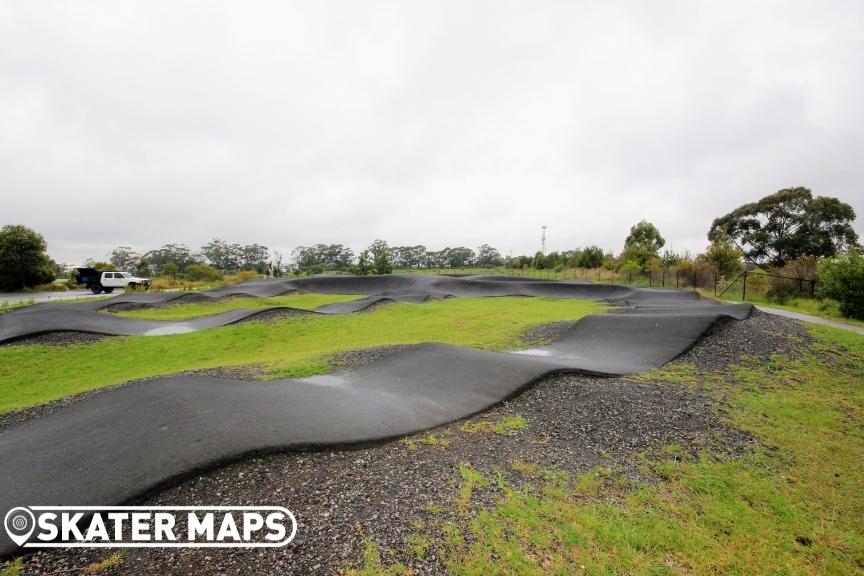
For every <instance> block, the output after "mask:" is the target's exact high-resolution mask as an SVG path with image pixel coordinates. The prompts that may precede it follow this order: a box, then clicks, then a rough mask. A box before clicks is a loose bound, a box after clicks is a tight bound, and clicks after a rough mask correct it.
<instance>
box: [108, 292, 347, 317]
mask: <svg viewBox="0 0 864 576" xmlns="http://www.w3.org/2000/svg"><path fill="white" fill-rule="evenodd" d="M358 298H363V296H358V295H356V294H286V295H285V296H273V297H271V298H221V299H219V300H214V301H213V302H195V303H189V304H183V303H182V302H181V303H178V304H173V305H169V306H166V307H164V308H142V309H141V310H129V311H126V312H117V313H116V314H117V315H118V316H125V317H127V318H138V319H141V320H188V319H189V318H196V317H198V316H207V315H210V314H218V313H220V312H227V311H228V310H235V309H237V308H272V307H274V306H288V307H291V308H300V309H302V310H314V309H315V308H318V307H319V306H323V305H325V304H332V303H333V302H345V301H347V300H356V299H358Z"/></svg>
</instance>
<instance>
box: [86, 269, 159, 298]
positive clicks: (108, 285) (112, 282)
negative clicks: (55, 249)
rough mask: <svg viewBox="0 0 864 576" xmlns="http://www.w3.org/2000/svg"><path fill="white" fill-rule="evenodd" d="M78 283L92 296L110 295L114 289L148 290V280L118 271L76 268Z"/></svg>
mask: <svg viewBox="0 0 864 576" xmlns="http://www.w3.org/2000/svg"><path fill="white" fill-rule="evenodd" d="M78 281H79V282H81V283H82V284H85V285H86V286H87V288H89V289H90V291H91V292H93V294H99V293H100V292H105V293H106V294H110V293H111V292H113V291H114V288H127V287H131V288H137V287H138V286H143V287H144V289H145V290H146V289H148V288H150V279H149V278H139V277H137V276H133V275H132V274H129V273H128V272H120V271H119V270H110V271H109V270H95V269H93V268H78Z"/></svg>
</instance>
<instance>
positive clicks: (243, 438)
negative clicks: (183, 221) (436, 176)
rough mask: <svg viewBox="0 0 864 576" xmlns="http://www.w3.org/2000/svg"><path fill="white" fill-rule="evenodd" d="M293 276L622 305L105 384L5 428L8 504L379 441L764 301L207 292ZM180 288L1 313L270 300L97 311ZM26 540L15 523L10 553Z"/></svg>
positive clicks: (665, 343) (626, 360) (110, 325)
mask: <svg viewBox="0 0 864 576" xmlns="http://www.w3.org/2000/svg"><path fill="white" fill-rule="evenodd" d="M290 291H301V292H323V293H349V294H368V295H369V296H368V297H367V298H364V299H361V300H358V301H354V302H344V303H339V304H333V305H330V306H326V307H324V308H322V309H319V312H322V313H348V312H354V311H357V310H361V309H363V308H365V307H368V306H371V305H374V304H376V303H378V302H381V301H409V302H422V301H425V300H428V299H438V298H445V297H449V296H462V297H464V296H513V295H521V296H550V297H558V298H584V299H594V300H606V301H609V302H614V303H619V304H621V305H622V309H621V310H620V311H617V312H615V313H610V314H603V315H596V316H589V317H586V318H583V319H582V320H580V321H579V322H577V323H576V324H575V325H574V326H573V328H571V329H570V330H568V331H567V332H565V333H564V334H563V335H562V336H561V337H560V338H558V339H557V340H556V341H555V342H554V343H552V344H551V345H549V346H545V347H542V348H537V349H534V350H526V351H520V352H519V353H501V352H487V351H482V350H475V349H469V348H463V347H457V346H448V345H441V344H421V345H418V346H411V347H408V348H406V349H403V350H399V351H397V352H394V353H393V354H390V355H388V356H386V357H384V358H381V359H379V360H377V361H373V362H371V363H369V364H367V365H365V366H362V367H360V368H356V369H353V370H347V371H339V372H335V373H333V374H328V375H321V376H314V377H310V378H303V379H283V380H275V381H266V382H264V381H255V380H249V381H246V380H231V379H226V378H215V377H205V376H175V377H164V378H156V379H152V380H147V381H141V382H134V383H131V384H129V385H126V386H122V387H119V388H116V389H113V390H108V391H105V392H103V393H100V394H94V395H92V396H90V397H87V398H85V399H82V400H81V401H79V402H76V403H73V404H71V405H69V406H67V407H65V408H62V409H60V410H58V411H56V412H54V413H51V414H48V415H45V416H42V417H39V418H36V419H33V420H29V421H26V422H24V423H22V424H19V425H14V426H11V427H9V428H7V429H5V430H4V431H2V432H0V463H2V465H0V518H2V517H3V516H4V515H5V513H6V511H7V510H9V509H10V508H13V507H16V506H31V505H116V504H121V503H123V502H126V501H129V500H130V499H133V498H135V497H136V496H139V495H141V494H143V493H146V492H148V491H151V490H153V489H156V488H158V487H161V486H165V485H168V484H170V483H172V482H175V481H177V480H179V479H181V478H183V477H185V476H188V475H190V474H193V473H195V472H196V471H199V470H202V469H205V468H209V467H212V466H216V465H218V464H220V463H224V462H228V461H231V460H236V459H238V458H242V457H243V456H245V455H249V454H253V453H260V452H268V451H281V450H288V449H298V448H310V447H326V446H333V445H345V444H356V443H364V442H372V441H376V440H383V439H387V438H392V437H397V436H401V435H404V434H408V433H411V432H416V431H420V430H424V429H427V428H432V427H435V426H438V425H441V424H444V423H447V422H451V421H453V420H457V419H459V418H464V417H467V416H470V415H471V414H474V413H476V412H479V411H482V410H485V409H487V408H489V407H490V406H492V405H494V404H496V403H498V402H501V401H502V400H505V399H506V398H508V397H510V396H513V395H515V394H518V393H519V392H520V390H522V389H523V388H525V387H527V386H530V385H531V384H532V383H533V382H535V381H537V380H538V379H540V378H542V377H544V376H546V375H548V374H550V373H555V372H581V373H591V374H601V375H618V374H629V373H636V372H641V371H644V370H647V369H650V368H653V367H657V366H660V365H662V364H664V363H666V362H668V361H669V360H672V359H673V358H675V357H676V356H678V355H680V354H681V353H683V352H684V351H686V350H687V349H688V348H689V347H690V346H692V345H693V344H694V343H695V342H696V341H698V339H699V338H700V337H701V336H702V335H703V334H704V333H705V332H706V331H707V330H708V329H710V328H711V327H712V326H713V325H714V324H715V323H716V322H717V321H719V320H720V319H722V318H724V317H728V318H735V319H743V318H746V317H747V316H748V315H749V313H750V311H751V307H750V306H749V305H721V304H718V303H716V302H713V301H707V300H701V299H700V298H699V297H698V296H697V295H695V294H692V293H685V292H679V291H676V290H663V289H654V290H651V289H638V288H630V287H625V286H616V285H598V284H587V283H576V282H552V281H538V280H523V279H502V278H500V277H468V278H450V277H441V276H388V277H360V278H357V277H345V276H341V277H312V278H303V279H296V280H275V281H269V282H250V283H245V284H240V285H236V286H232V287H230V288H225V289H221V290H219V291H213V292H210V293H208V294H207V297H222V296H227V295H232V294H247V295H254V296H272V295H276V294H282V293H286V292H290ZM182 296H183V295H180V297H182ZM177 297H178V295H175V294H169V295H165V294H133V295H129V296H121V297H118V298H114V299H111V300H107V301H99V302H89V303H86V304H70V305H44V306H40V305H36V306H31V307H29V308H25V309H21V310H16V311H13V312H9V313H7V314H5V315H4V316H3V317H0V340H3V339H10V338H15V337H21V335H24V334H27V333H28V332H27V331H28V330H29V331H30V332H29V333H30V334H34V333H39V332H45V331H50V330H83V331H93V332H99V333H106V334H130V333H134V334H154V333H156V331H159V330H163V331H164V330H167V332H164V333H171V331H177V330H184V331H188V330H200V329H204V328H210V327H214V326H220V325H224V324H229V323H231V322H236V321H238V320H240V319H242V318H245V317H248V316H249V314H250V312H255V313H260V312H262V311H264V310H262V309H255V310H254V311H250V310H235V311H231V312H226V313H224V314H219V315H214V316H209V317H205V318H200V319H196V320H190V321H187V322H182V323H176V322H174V323H165V322H143V321H139V320H131V319H123V318H117V317H116V316H113V315H111V314H106V313H104V312H98V311H97V309H98V308H104V307H105V306H111V305H115V304H119V303H128V302H136V303H139V304H157V303H161V302H165V301H168V300H172V299H176V298H177ZM244 314H245V316H244ZM181 324H182V328H181V327H180V326H179V325H181ZM133 330H134V332H133ZM16 334H17V336H15V335H16ZM16 549H17V548H16V547H15V545H14V544H13V543H12V542H11V541H10V540H9V539H8V537H7V536H6V534H5V533H3V534H2V535H0V556H2V555H8V554H10V553H13V552H14V551H15V550H16Z"/></svg>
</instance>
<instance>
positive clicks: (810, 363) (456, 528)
mask: <svg viewBox="0 0 864 576" xmlns="http://www.w3.org/2000/svg"><path fill="white" fill-rule="evenodd" d="M811 331H812V333H813V334H814V335H815V337H816V338H817V344H816V345H815V346H814V347H813V349H812V351H811V352H810V353H808V354H807V355H805V356H803V357H795V358H788V357H781V356H777V357H774V358H772V359H771V360H770V361H768V362H764V361H763V362H762V363H761V364H759V363H756V362H755V361H750V360H747V361H744V362H742V363H741V364H740V365H738V366H734V367H732V368H729V369H726V370H724V371H722V372H716V373H709V374H701V375H697V374H696V373H695V371H694V368H693V366H692V365H687V364H678V365H672V366H671V367H669V368H666V369H660V370H656V371H654V372H651V373H649V374H647V375H644V376H642V379H646V380H649V381H653V382H658V383H666V384H667V385H673V384H674V385H685V386H699V387H701V388H703V389H706V390H707V391H708V393H710V394H712V395H714V396H716V397H717V398H718V399H719V400H720V401H722V402H723V403H725V404H726V405H727V406H728V412H727V413H726V415H725V416H724V417H725V418H726V419H727V421H728V422H729V423H730V424H732V425H734V426H736V427H738V428H740V429H742V430H745V431H747V432H749V433H750V434H752V435H753V436H755V437H756V438H757V439H758V441H759V443H758V444H757V446H756V447H755V448H754V450H753V451H751V452H749V453H745V455H743V456H739V457H737V458H733V459H729V458H728V457H725V456H723V455H720V454H714V453H710V452H705V453H702V454H701V455H699V456H698V457H695V458H694V457H690V456H687V455H686V453H685V452H684V451H683V450H681V449H679V448H678V447H676V446H668V447H666V448H665V449H664V450H662V451H660V452H659V453H656V454H651V455H646V456H645V461H644V469H645V470H646V471H647V472H649V473H650V475H651V476H653V477H654V478H656V479H657V481H656V482H650V483H649V482H639V481H633V480H629V479H627V478H625V477H623V476H621V475H619V474H618V473H616V472H614V471H613V470H610V469H607V468H598V469H595V470H593V471H591V472H590V473H587V474H584V475H582V476H570V475H567V474H564V473H561V472H559V471H556V470H552V469H546V470H542V469H537V467H536V466H534V467H531V468H525V467H524V466H523V467H522V468H521V470H524V471H525V473H526V474H527V475H528V476H530V478H529V479H528V481H527V484H526V485H523V486H520V487H516V486H513V485H511V484H510V483H508V482H507V481H505V480H504V479H503V478H504V477H503V476H501V475H496V474H494V473H493V474H488V473H487V474H485V475H484V474H482V473H481V472H479V471H478V470H475V469H474V468H473V467H471V465H470V464H469V463H463V464H461V465H460V466H459V467H458V470H455V471H454V477H455V478H456V479H457V480H458V481H459V483H460V484H459V486H458V487H457V488H454V494H453V500H454V502H456V503H460V502H461V503H462V504H463V505H464V504H465V501H466V498H471V497H472V494H473V493H475V491H476V490H478V489H482V488H484V487H485V488H487V489H491V490H493V491H495V492H496V493H497V496H495V499H494V502H495V503H494V505H492V506H487V507H482V508H481V511H480V512H479V513H478V514H476V515H475V516H472V517H469V516H467V515H466V516H465V517H463V518H462V520H460V521H459V522H457V523H453V522H440V523H437V524H435V523H432V524H431V525H428V526H427V527H426V528H424V531H419V532H417V533H415V534H412V535H411V536H409V537H408V538H407V539H406V550H409V551H414V552H415V553H417V554H423V555H426V556H428V555H433V554H434V555H436V556H437V557H438V558H443V559H445V562H446V565H447V567H448V569H449V571H450V572H451V573H452V574H455V575H493V574H633V575H641V574H645V575H649V574H650V575H655V574H812V575H818V574H837V575H841V574H842V575H847V574H862V573H864V490H862V489H861V487H862V486H864V466H862V462H864V337H862V336H859V335H855V334H852V333H848V332H844V331H840V330H835V329H832V328H826V327H822V326H813V327H811ZM502 465H505V463H502ZM511 467H512V463H511ZM438 504H440V507H441V509H443V507H444V506H448V505H449V504H446V503H438ZM386 557H387V554H386V553H385V551H382V550H379V549H378V547H377V546H376V545H375V543H374V542H372V541H368V542H367V544H366V553H365V555H364V558H363V560H362V562H363V564H362V566H361V568H359V569H358V570H355V571H353V572H351V573H352V574H359V575H364V576H365V575H367V574H369V575H371V574H404V573H406V571H405V570H404V569H403V568H402V566H400V565H398V564H391V563H388V562H387V561H386Z"/></svg>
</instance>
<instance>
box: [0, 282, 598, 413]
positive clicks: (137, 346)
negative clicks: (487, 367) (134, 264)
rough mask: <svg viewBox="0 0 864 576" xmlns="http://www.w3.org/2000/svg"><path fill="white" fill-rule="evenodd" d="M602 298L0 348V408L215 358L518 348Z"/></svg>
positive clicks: (392, 309) (272, 363)
mask: <svg viewBox="0 0 864 576" xmlns="http://www.w3.org/2000/svg"><path fill="white" fill-rule="evenodd" d="M605 309H606V308H605V306H604V305H603V304H599V303H595V302H588V301H584V300H564V299H554V298H452V299H447V300H441V301H437V302H429V303H425V304H405V303H400V304H391V305H388V306H384V307H381V308H378V309H377V310H375V311H372V312H369V313H365V314H350V315H342V316H308V317H298V318H287V319H284V320H280V321H275V322H267V323H265V322H249V323H245V324H238V325H232V326H225V327H222V328H214V329H212V330H204V331H201V332H193V333H189V334H176V335H171V336H130V337H124V338H110V339H106V340H102V341H100V342H96V343H93V344H88V345H79V346H69V347H51V346H42V345H31V346H4V347H0V412H6V411H9V410H13V409H16V408H23V407H26V406H32V405H35V404H39V403H43V402H47V401H50V400H54V399H57V398H62V397H64V396H68V395H70V394H75V393H78V392H83V391H85V390H91V389H94V388H99V387H102V386H107V385H110V384H115V383H120V382H125V381H128V380H132V379H136V378H143V377H148V376H156V375H161V374H171V373H175V372H180V371H184V370H192V369H200V368H212V367H217V366H244V365H252V364H256V365H263V367H264V368H265V372H266V374H267V376H270V377H276V376H307V375H311V374H316V373H322V372H326V371H328V370H329V369H330V366H329V364H328V361H327V359H326V358H327V356H328V355H330V354H333V353H335V352H341V351H346V350H354V349H360V348H367V347H372V346H382V345H388V344H416V343H422V342H442V343H447V344H457V345H462V346H473V347H477V348H485V349H490V350H506V349H511V348H515V347H518V346H520V344H521V340H520V335H521V333H522V332H523V331H524V330H526V329H527V328H529V327H531V326H534V325H537V324H544V323H548V322H553V321H558V320H574V319H578V318H581V317H583V316H585V315H587V314H592V313H598V312H602V311H604V310H605Z"/></svg>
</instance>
